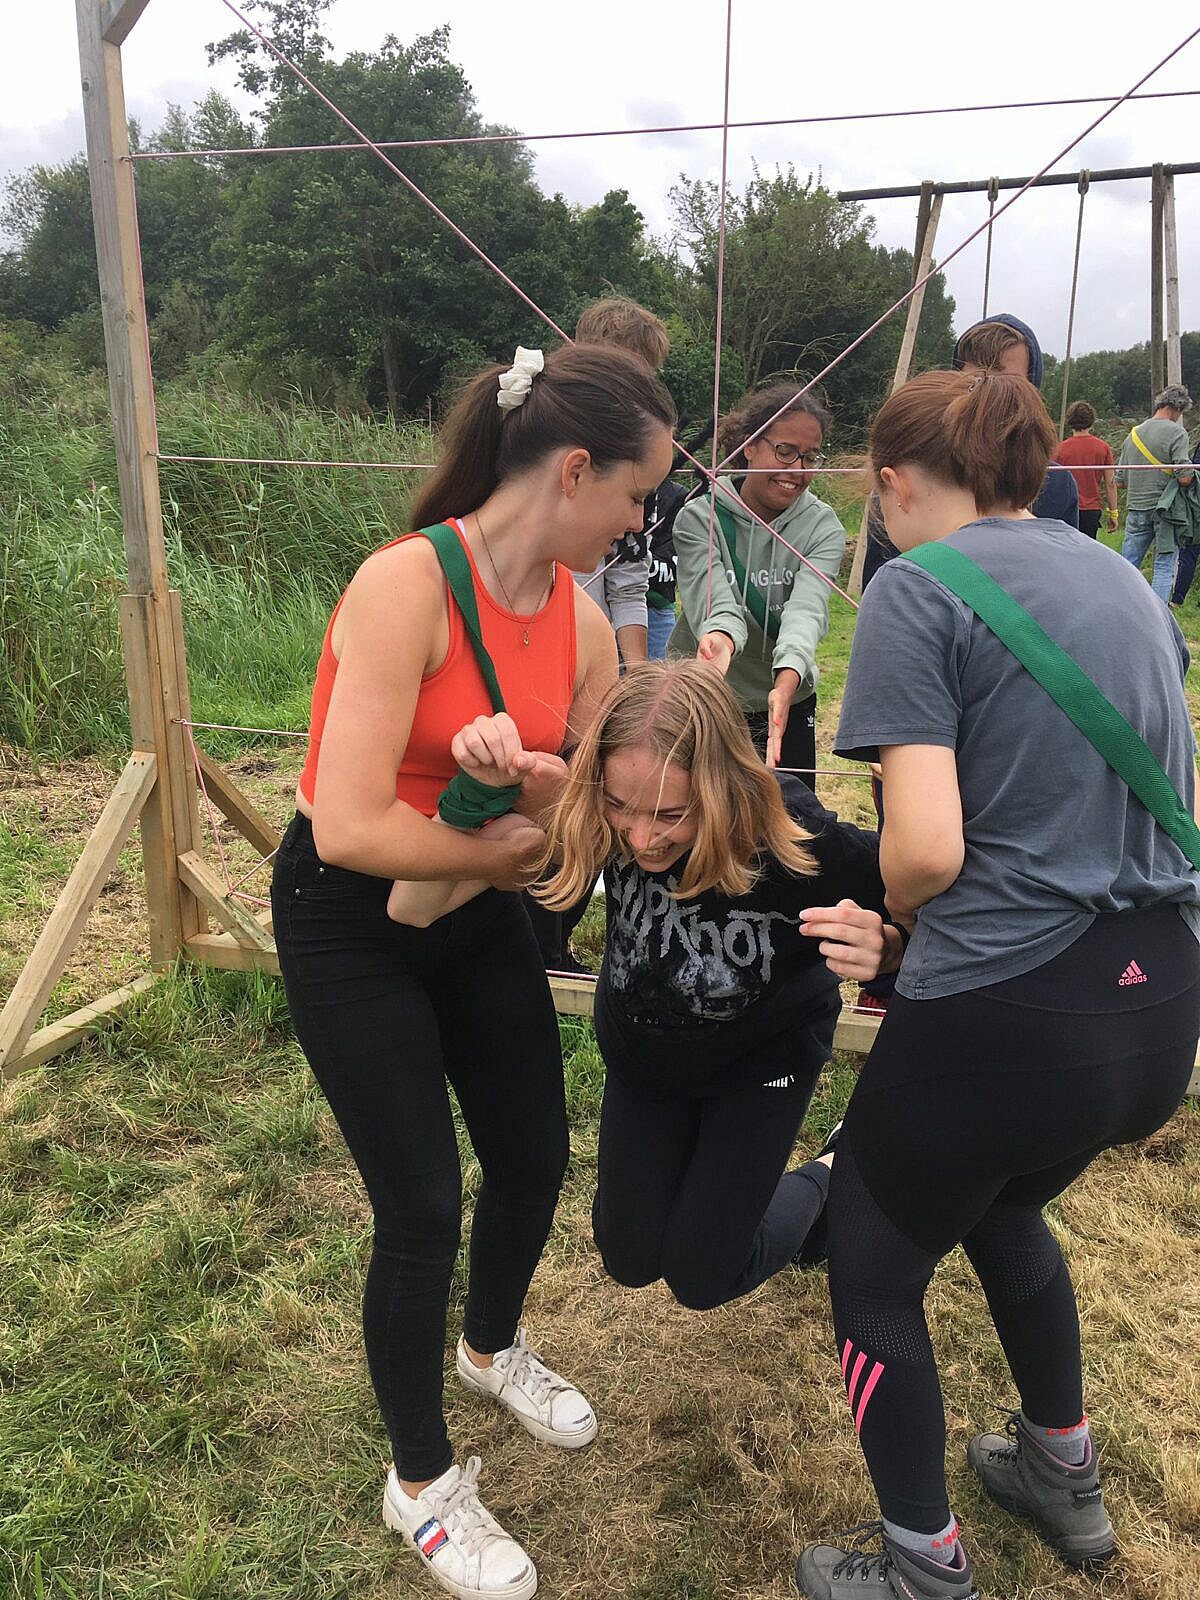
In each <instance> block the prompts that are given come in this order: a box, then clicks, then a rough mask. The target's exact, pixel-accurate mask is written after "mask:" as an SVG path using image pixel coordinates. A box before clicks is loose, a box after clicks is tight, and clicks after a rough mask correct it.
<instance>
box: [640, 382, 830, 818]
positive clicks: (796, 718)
mask: <svg viewBox="0 0 1200 1600" xmlns="http://www.w3.org/2000/svg"><path fill="white" fill-rule="evenodd" d="M776 412H780V413H781V414H780V415H779V416H776V415H775V413H776ZM772 418H774V421H771V419H772ZM768 422H769V423H770V425H769V426H768V427H766V428H765V429H764V432H762V433H761V434H760V433H758V429H759V428H763V426H764V424H766V423H768ZM828 425H829V413H828V412H827V411H825V409H824V408H823V407H822V406H821V405H820V404H819V403H818V402H817V401H816V400H815V399H813V397H812V396H811V395H796V392H795V388H794V386H793V385H792V384H789V383H776V384H772V385H770V386H769V387H768V388H765V389H758V390H756V391H754V392H753V393H751V394H749V395H747V396H746V397H745V398H744V399H743V400H742V401H741V403H740V404H739V405H738V407H737V409H736V410H735V411H733V412H731V413H730V414H729V416H727V417H726V418H725V420H724V422H723V423H722V424H721V428H720V432H719V434H718V440H717V444H718V450H719V451H720V452H721V453H722V454H725V455H729V454H730V453H731V452H733V451H734V450H736V454H734V455H733V456H732V460H731V461H730V468H731V474H730V476H729V477H721V478H719V479H718V480H717V482H718V486H719V487H718V490H717V515H716V516H714V517H713V518H712V519H711V520H712V541H711V547H710V538H709V525H710V498H709V496H708V495H703V496H701V497H700V498H699V499H697V500H693V501H690V502H689V504H687V505H686V506H684V507H683V509H682V510H681V511H680V513H679V515H678V517H677V518H676V520H675V549H676V553H677V556H678V580H677V581H678V590H679V599H680V604H681V616H680V619H679V622H678V624H677V625H676V628H675V632H674V633H673V634H672V635H671V644H670V653H671V655H672V656H698V657H699V658H700V659H701V660H702V661H707V662H709V663H710V664H711V665H712V666H714V667H715V668H716V669H717V671H719V672H720V673H721V674H722V675H723V676H724V677H726V678H727V679H728V681H729V685H730V687H731V688H732V689H733V691H734V693H735V694H736V695H737V697H738V700H739V701H740V702H741V705H742V708H743V710H744V711H745V712H746V720H747V722H748V723H749V724H750V732H751V734H752V735H753V738H754V742H755V744H756V745H757V746H758V749H759V751H760V753H761V754H762V755H764V756H765V757H766V761H767V765H768V766H770V767H786V768H789V769H792V770H795V771H798V772H799V774H800V776H801V777H802V778H803V780H804V781H805V782H806V783H808V784H809V786H810V787H813V786H814V785H813V782H812V777H813V769H814V768H815V766H816V732H815V719H816V705H817V700H816V687H817V666H816V653H817V645H818V644H819V643H820V641H821V639H822V638H823V637H824V635H825V630H826V628H827V627H828V625H829V586H828V585H827V584H826V583H825V582H824V581H823V580H822V579H821V578H820V577H819V576H818V573H817V572H814V571H812V569H811V568H810V567H808V566H806V565H805V562H804V561H802V560H801V559H800V556H804V557H805V558H806V559H807V560H808V561H810V562H812V564H813V566H814V567H816V568H817V569H818V572H822V573H825V574H826V575H827V576H828V577H829V578H831V579H834V580H836V578H837V575H838V568H839V567H840V565H841V560H842V552H843V549H844V547H845V543H846V534H845V530H844V529H843V527H842V525H841V523H840V522H839V520H838V517H837V514H836V512H834V510H833V509H832V507H831V506H827V505H826V504H825V502H824V501H823V500H818V499H817V497H816V496H815V495H814V494H812V493H811V491H810V489H809V485H810V483H811V482H812V480H813V477H814V475H815V473H816V471H817V470H818V469H819V467H820V466H821V463H822V461H823V459H824V458H823V456H822V453H821V448H822V445H823V444H824V442H825V432H826V429H827V428H828ZM752 435H754V436H755V437H751V436H752ZM743 441H746V442H745V443H743ZM720 486H723V487H724V490H725V491H726V492H722V488H721V487H720ZM731 490H732V491H733V492H734V493H736V494H737V495H740V497H741V500H742V501H744V502H745V505H742V504H740V503H739V502H738V501H737V500H735V499H734V498H733V497H732V495H731V494H730V493H729V492H728V491H731ZM746 506H748V507H749V508H750V511H752V512H754V513H755V515H756V516H757V517H760V518H761V519H762V522H765V523H768V524H769V525H770V527H771V528H772V529H774V530H775V531H776V532H777V533H778V534H779V535H780V538H778V539H776V538H773V537H772V535H771V534H770V533H769V532H768V531H767V529H766V528H764V527H763V526H762V525H761V523H760V522H757V521H755V519H754V517H752V516H750V515H749V514H748V512H747V510H746ZM784 540H786V541H787V542H786V543H784V542H783V541H784ZM789 546H791V547H792V548H789ZM796 552H799V554H797V553H796Z"/></svg>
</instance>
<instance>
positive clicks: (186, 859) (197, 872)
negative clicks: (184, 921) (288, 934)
mask: <svg viewBox="0 0 1200 1600" xmlns="http://www.w3.org/2000/svg"><path fill="white" fill-rule="evenodd" d="M179 876H180V877H181V878H182V879H183V881H184V883H186V884H187V886H188V888H189V889H190V890H191V891H192V893H193V894H194V895H195V896H196V898H197V899H198V900H199V901H200V903H201V905H203V906H204V908H205V910H206V911H208V913H209V914H210V915H211V916H212V917H214V918H215V919H216V920H217V921H218V922H219V923H220V924H221V926H222V927H223V928H225V929H226V930H227V931H228V932H229V933H231V934H232V935H233V937H234V938H235V939H236V940H237V942H238V944H240V945H244V946H246V947H247V948H248V949H251V950H262V951H268V952H270V953H271V954H274V951H275V940H274V938H273V937H272V936H271V934H270V933H269V932H268V930H267V929H266V928H264V927H263V925H262V923H261V922H259V921H258V919H257V918H256V917H255V916H253V915H252V913H251V912H250V910H249V909H248V908H247V907H246V906H245V905H243V904H242V902H241V901H240V900H235V899H234V898H233V896H232V895H231V894H230V893H229V892H228V890H227V889H226V888H225V885H224V884H223V883H222V882H221V880H220V878H218V877H217V875H216V873H215V872H214V871H213V869H212V868H211V867H210V866H209V864H208V862H207V861H205V860H204V858H203V856H200V855H197V854H196V852H195V851H194V850H185V851H184V853H183V854H182V855H181V856H180V857H179ZM189 942H190V941H189Z"/></svg>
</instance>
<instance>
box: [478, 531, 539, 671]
mask: <svg viewBox="0 0 1200 1600" xmlns="http://www.w3.org/2000/svg"><path fill="white" fill-rule="evenodd" d="M475 526H476V527H477V528H478V529H479V537H480V539H481V540H482V541H483V548H484V550H485V551H486V552H487V558H488V561H489V562H490V563H491V568H492V572H493V573H494V574H495V578H496V582H497V583H498V584H499V585H500V593H501V594H502V595H503V596H504V603H505V605H506V606H507V607H508V609H509V610H510V611H511V612H512V614H513V616H514V617H515V616H518V612H517V608H516V606H515V605H513V603H512V598H511V596H510V595H509V592H508V590H507V589H506V588H505V587H504V579H503V578H502V577H501V576H500V568H499V567H498V566H497V565H496V558H495V556H494V555H493V554H492V550H491V546H490V545H489V544H488V542H487V534H486V533H484V531H483V523H482V522H480V520H479V513H478V511H477V512H476V513H475ZM553 587H554V568H553V567H551V568H550V576H549V578H547V580H546V587H545V589H544V590H543V592H542V595H541V598H540V599H539V600H538V603H537V605H536V606H534V608H533V615H534V616H536V615H537V614H538V612H539V611H540V610H541V609H542V607H543V606H544V605H545V604H546V601H547V600H548V599H549V598H550V590H551V589H552V588H553ZM521 643H522V644H528V643H529V624H528V623H527V622H526V623H522V624H521Z"/></svg>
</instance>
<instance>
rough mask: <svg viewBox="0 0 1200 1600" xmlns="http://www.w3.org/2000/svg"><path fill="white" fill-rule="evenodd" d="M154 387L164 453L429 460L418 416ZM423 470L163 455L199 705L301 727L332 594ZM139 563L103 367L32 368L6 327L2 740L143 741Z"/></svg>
mask: <svg viewBox="0 0 1200 1600" xmlns="http://www.w3.org/2000/svg"><path fill="white" fill-rule="evenodd" d="M158 398H159V433H160V449H161V450H162V451H163V453H164V454H172V455H188V456H251V457H268V458H287V459H297V458H305V459H315V460H339V461H364V462H367V461H428V460H431V459H432V455H431V452H432V449H433V441H432V438H431V436H430V431H429V429H428V427H425V426H421V425H413V426H404V427H402V428H396V427H394V426H392V425H390V424H388V423H386V422H377V421H374V420H372V419H369V418H361V417H349V418H347V417H343V416H337V415H333V414H330V413H322V412H317V411H314V410H311V409H308V408H305V407H304V406H302V405H300V404H299V403H297V404H296V405H295V406H294V407H291V408H285V407H281V406H277V405H267V404H264V403H262V402H259V401H256V400H254V399H250V398H247V396H245V395H244V394H240V393H238V392H236V390H235V389H234V388H232V387H224V386H222V387H214V386H213V385H211V384H210V385H208V386H205V387H199V386H197V385H196V384H194V383H188V382H187V381H185V380H179V381H177V382H176V383H174V384H171V385H167V386H165V387H164V388H163V389H162V390H161V391H160V393H159V397H158ZM417 477H418V474H416V473H406V472H392V471H380V470H370V469H367V468H364V469H363V470H360V471H359V470H354V469H345V468H343V469H332V468H288V467H253V466H239V465H220V466H214V465H210V464H206V463H203V464H202V463H194V464H177V463H169V462H164V463H163V465H162V469H161V483H162V502H163V519H164V530H165V535H166V542H167V550H168V563H169V569H170V572H171V580H172V583H173V585H174V586H175V587H177V588H178V589H180V590H181V591H182V593H183V597H184V619H185V631H186V636H187V648H188V661H189V673H190V678H191V687H192V709H193V715H194V716H196V717H197V718H198V719H200V720H205V721H212V722H236V723H242V724H247V725H251V726H271V727H277V726H290V727H295V728H303V727H304V726H305V725H306V718H307V715H308V704H307V701H308V691H309V687H310V684H311V678H312V672H313V668H314V665H315V661H316V655H317V652H318V650H319V648H320V642H321V635H322V630H323V628H324V625H325V621H326V619H327V617H328V615H329V611H330V608H331V607H332V605H333V603H334V601H335V600H336V598H337V596H338V594H339V593H340V591H341V589H342V588H343V587H344V586H345V583H346V582H347V580H348V578H349V577H350V575H351V573H352V572H353V571H354V568H355V567H356V566H357V564H358V562H359V561H360V560H361V559H362V558H363V556H364V555H365V554H366V553H367V552H368V551H370V550H371V549H373V548H374V547H375V546H376V545H379V544H382V543H384V542H385V541H386V540H387V539H388V538H389V537H392V536H393V535H394V534H396V533H398V532H400V531H403V529H404V527H405V525H406V524H405V519H406V513H407V503H408V499H409V497H410V495H411V493H412V490H413V487H414V484H415V482H416V480H417ZM125 574H126V566H125V554H124V546H123V538H122V530H121V516H120V506H119V501H118V496H117V487H116V462H115V456H114V452H113V444H112V434H111V427H110V424H109V421H108V405H107V394H106V391H105V387H104V383H103V379H102V378H100V377H97V376H94V375H88V374H80V373H78V372H73V371H71V370H69V369H67V368H66V367H61V368H60V367H55V366H53V365H50V364H45V363H43V364H40V365H37V366H33V365H31V364H22V363H20V362H19V361H17V360H14V359H13V352H12V350H11V348H6V347H5V346H4V343H3V341H0V739H4V740H7V741H8V742H10V743H13V744H17V745H21V746H24V747H26V748H29V749H32V750H35V751H38V752H40V753H44V754H46V755H50V756H53V757H64V756H74V755H83V754H91V753H97V752H103V751H113V750H120V749H123V748H125V747H126V746H127V745H128V742H129V724H128V714H127V710H126V694H125V681H124V669H123V665H122V659H121V647H120V639H119V631H118V623H117V603H118V599H119V597H120V595H121V594H122V593H124V592H125V590H126V588H127V587H128V584H127V581H126V575H125ZM220 743H221V741H218V745H219V744H220Z"/></svg>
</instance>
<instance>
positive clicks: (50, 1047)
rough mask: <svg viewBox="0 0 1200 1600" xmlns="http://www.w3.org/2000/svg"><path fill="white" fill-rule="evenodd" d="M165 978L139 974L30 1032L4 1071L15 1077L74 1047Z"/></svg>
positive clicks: (4, 1075)
mask: <svg viewBox="0 0 1200 1600" xmlns="http://www.w3.org/2000/svg"><path fill="white" fill-rule="evenodd" d="M161 982H162V978H161V975H160V974H158V973H153V972H148V973H146V974H145V975H144V976H143V977H141V978H135V979H134V980H133V982H132V983H127V984H126V985H125V986H124V988H122V989H114V990H113V992H112V993H111V994H106V995H105V996H104V997H103V999H101V1000H93V1001H92V1003H91V1005H87V1006H82V1007H81V1008H80V1009H79V1010H78V1011H72V1012H71V1013H70V1015H69V1016H66V1017H62V1018H61V1019H60V1020H59V1021H58V1022H52V1023H50V1024H49V1026H48V1027H45V1028H39V1029H38V1030H37V1032H36V1033H31V1034H30V1035H29V1039H28V1042H27V1043H26V1045H25V1048H24V1049H23V1050H22V1051H21V1054H20V1055H19V1056H17V1058H16V1059H15V1060H14V1061H6V1062H5V1063H4V1067H3V1071H2V1074H0V1075H2V1076H3V1077H5V1078H12V1077H15V1076H16V1074H17V1073H18V1072H27V1071H28V1070H29V1068H30V1067H40V1066H41V1065H42V1064H43V1063H44V1062H46V1061H51V1060H53V1059H54V1057H55V1056H61V1055H62V1054H63V1052H64V1051H66V1050H70V1049H71V1047H72V1046H73V1045H77V1044H79V1043H80V1042H81V1041H82V1040H84V1039H86V1038H87V1037H88V1036H89V1035H90V1034H93V1033H97V1032H98V1031H99V1030H100V1029H101V1028H104V1027H107V1026H108V1024H109V1023H110V1022H114V1021H115V1020H116V1019H117V1017H118V1016H119V1015H120V1013H121V1012H122V1011H123V1010H124V1009H125V1007H126V1006H127V1005H128V1004H129V1002H130V1001H131V1000H133V999H136V997H137V996H138V995H139V994H145V993H146V990H147V989H152V988H153V987H154V985H155V984H156V983H161Z"/></svg>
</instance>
